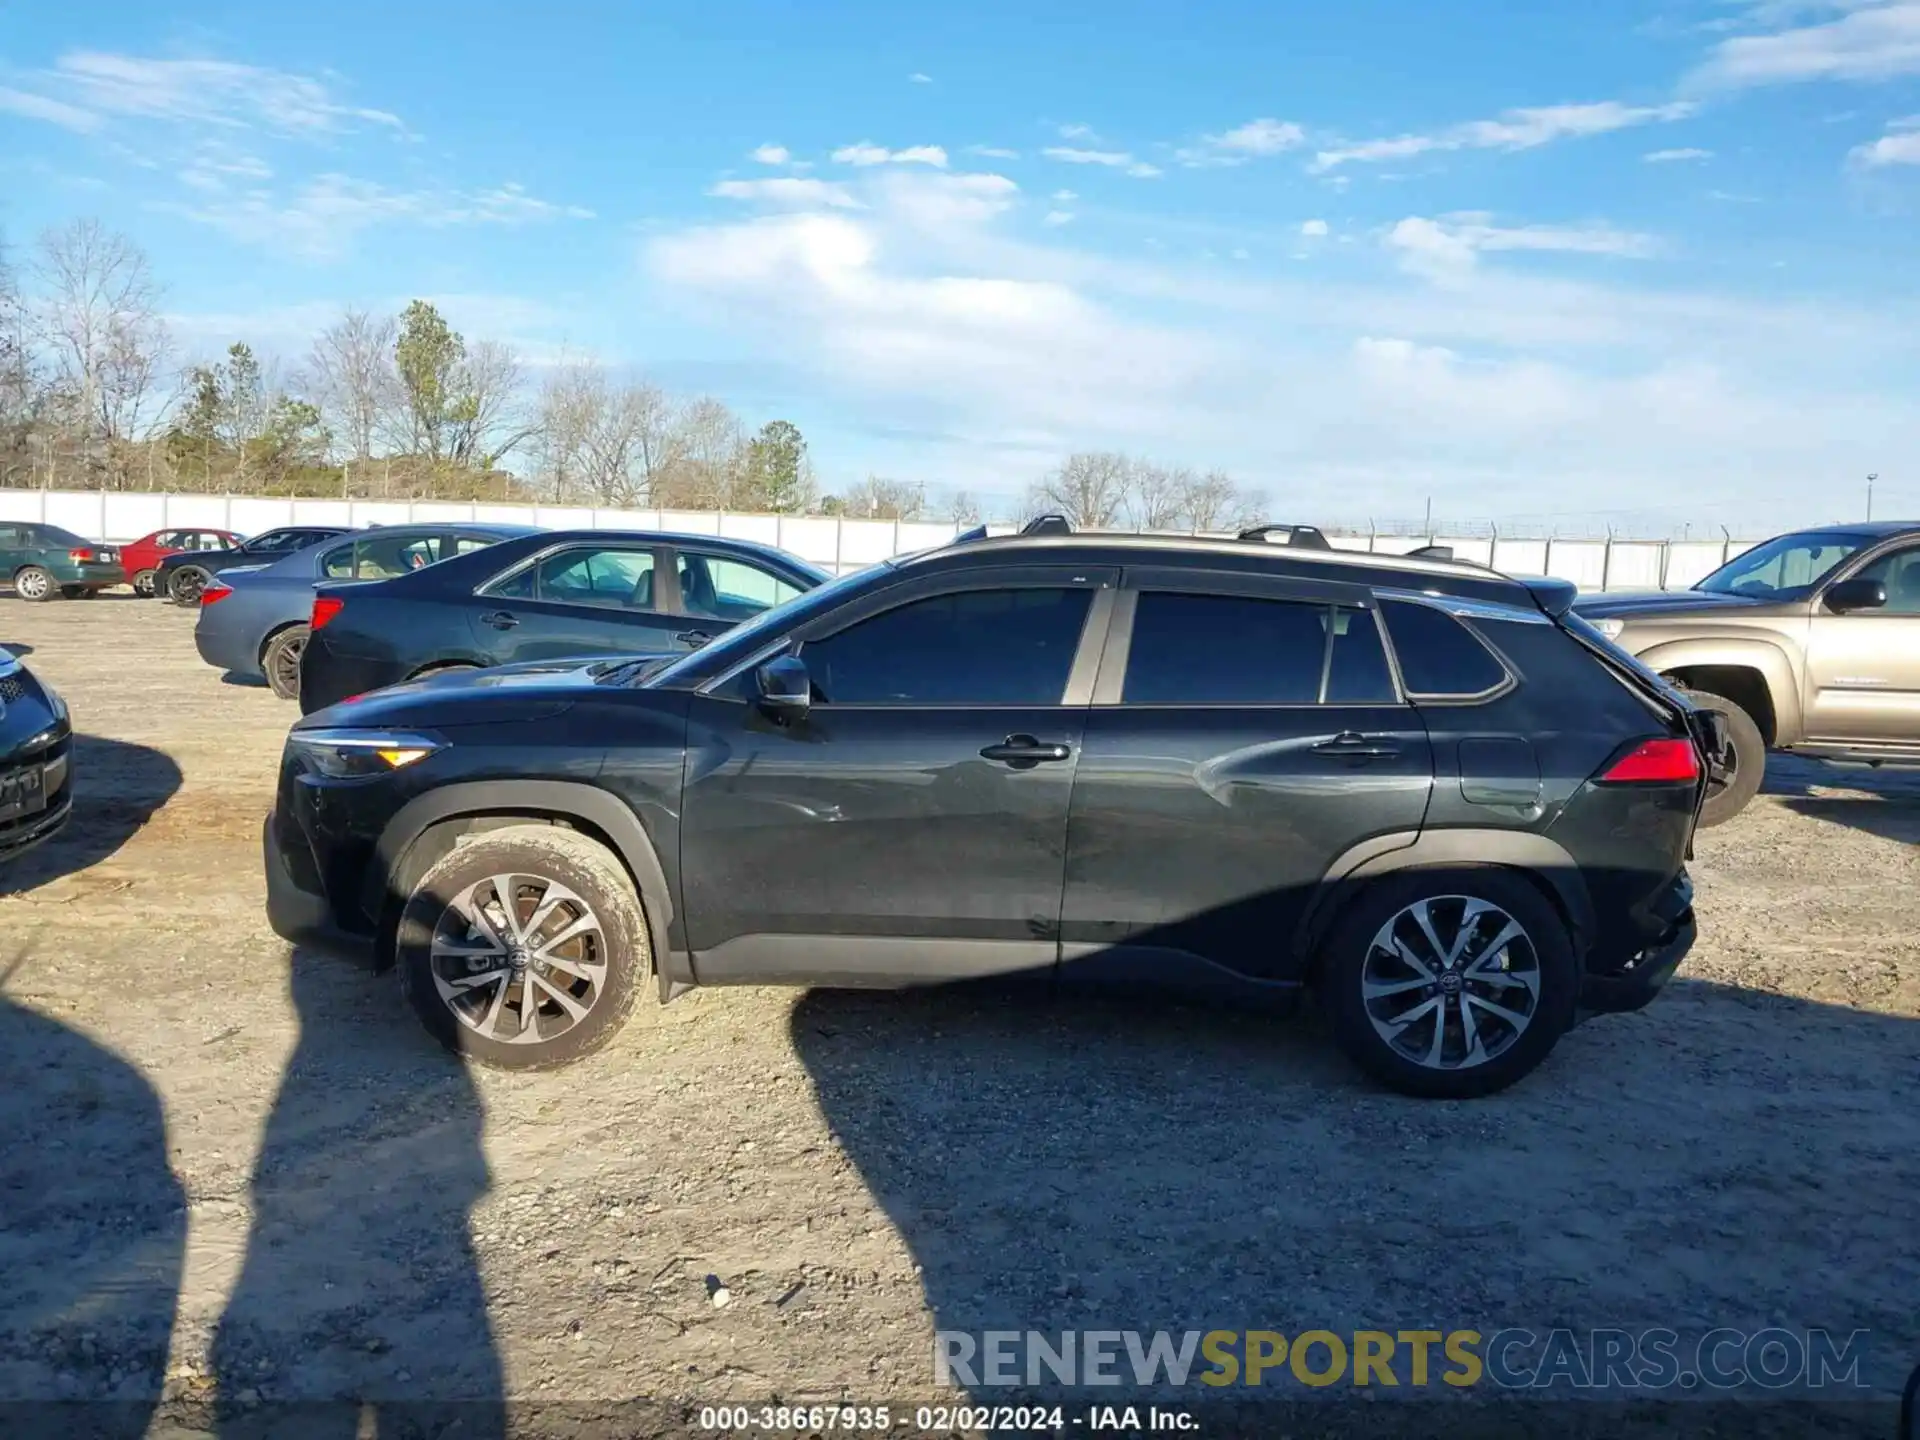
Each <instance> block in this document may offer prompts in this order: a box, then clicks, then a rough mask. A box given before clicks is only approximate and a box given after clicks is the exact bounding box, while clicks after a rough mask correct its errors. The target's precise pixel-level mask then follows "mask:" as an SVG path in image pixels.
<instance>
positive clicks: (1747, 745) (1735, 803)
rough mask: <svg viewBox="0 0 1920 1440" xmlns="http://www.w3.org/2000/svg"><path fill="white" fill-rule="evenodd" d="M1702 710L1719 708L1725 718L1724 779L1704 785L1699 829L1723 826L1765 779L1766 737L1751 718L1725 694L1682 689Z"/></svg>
mask: <svg viewBox="0 0 1920 1440" xmlns="http://www.w3.org/2000/svg"><path fill="white" fill-rule="evenodd" d="M1684 693H1685V694H1686V697H1687V699H1689V700H1691V701H1692V702H1693V703H1694V704H1695V705H1697V706H1699V707H1700V708H1701V709H1702V710H1718V711H1719V712H1720V713H1721V714H1722V715H1725V716H1726V717H1727V778H1726V779H1725V780H1724V781H1722V782H1720V783H1719V784H1717V785H1710V786H1709V787H1708V788H1707V803H1706V804H1705V805H1704V806H1702V807H1701V810H1700V828H1701V829H1703V830H1705V829H1709V828H1711V827H1712V826H1715V825H1724V824H1726V822H1727V821H1729V820H1731V819H1732V818H1733V817H1734V816H1736V815H1738V814H1739V813H1740V812H1741V811H1742V810H1744V809H1746V808H1747V806H1748V805H1750V804H1752V803H1753V797H1754V796H1755V795H1758V794H1759V793H1760V782H1761V781H1762V780H1764V779H1766V778H1767V740H1766V737H1765V736H1764V735H1762V734H1761V733H1760V727H1759V726H1758V725H1756V724H1754V723H1753V717H1752V716H1751V715H1749V714H1748V713H1747V712H1746V711H1745V710H1743V709H1741V708H1740V707H1739V706H1738V705H1736V704H1734V703H1733V701H1731V700H1729V699H1727V697H1726V696H1724V695H1714V694H1712V693H1710V692H1708V691H1705V690H1688V691H1686V692H1684Z"/></svg>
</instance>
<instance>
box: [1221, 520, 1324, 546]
mask: <svg viewBox="0 0 1920 1440" xmlns="http://www.w3.org/2000/svg"><path fill="white" fill-rule="evenodd" d="M1271 535H1285V536H1286V537H1287V544H1289V545H1292V546H1295V547H1297V548H1298V549H1301V550H1331V549H1332V548H1333V546H1332V545H1331V544H1330V543H1329V542H1328V540H1327V537H1326V536H1325V535H1322V534H1321V533H1320V530H1319V528H1318V527H1317V526H1313V525H1251V526H1249V527H1248V528H1246V529H1245V530H1242V531H1241V532H1240V533H1239V534H1238V535H1236V536H1235V537H1234V538H1235V539H1236V540H1259V541H1263V542H1265V543H1266V544H1269V545H1270V544H1272V543H1273V542H1272V541H1271V540H1269V539H1268V538H1267V537H1268V536H1271Z"/></svg>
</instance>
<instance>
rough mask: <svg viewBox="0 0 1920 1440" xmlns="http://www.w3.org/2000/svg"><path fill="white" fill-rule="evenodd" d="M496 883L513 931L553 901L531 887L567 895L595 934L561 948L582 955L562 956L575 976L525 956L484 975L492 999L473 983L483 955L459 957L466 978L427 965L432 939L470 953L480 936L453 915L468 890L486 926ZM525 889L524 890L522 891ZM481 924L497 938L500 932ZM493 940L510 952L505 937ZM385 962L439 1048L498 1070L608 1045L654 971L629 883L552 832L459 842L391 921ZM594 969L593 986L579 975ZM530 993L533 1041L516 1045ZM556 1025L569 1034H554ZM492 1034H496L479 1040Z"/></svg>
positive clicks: (602, 853) (607, 863)
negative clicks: (503, 890)
mask: <svg viewBox="0 0 1920 1440" xmlns="http://www.w3.org/2000/svg"><path fill="white" fill-rule="evenodd" d="M495 876H510V877H512V879H511V880H510V882H509V883H510V886H511V887H512V888H513V889H514V890H515V892H516V894H515V921H516V923H524V922H527V921H529V920H531V919H533V918H534V916H535V915H537V914H538V913H539V910H538V906H539V905H540V904H541V903H542V902H543V901H545V900H548V899H551V898H553V897H552V892H551V890H548V889H536V888H535V887H536V886H539V887H546V886H550V885H552V884H555V883H557V884H558V885H560V886H562V887H564V888H565V889H566V890H567V891H570V892H572V897H573V900H574V901H577V902H578V905H579V909H580V910H581V911H582V912H583V913H584V914H585V915H586V916H587V918H588V919H590V920H591V921H592V922H594V924H595V925H596V927H597V931H596V932H592V933H597V936H598V939H597V941H592V942H590V941H589V936H588V935H586V934H583V935H581V936H578V937H576V939H575V940H569V941H566V942H564V944H566V945H575V944H579V945H580V946H582V950H581V951H576V953H575V954H574V955H573V956H570V957H568V963H569V964H572V965H574V966H575V967H576V971H575V972H560V971H557V970H548V971H546V972H545V973H544V975H542V974H541V973H540V972H539V971H538V968H537V965H536V964H535V963H533V962H531V961H530V960H527V958H526V955H525V952H524V950H523V952H522V955H521V959H522V960H523V961H524V962H525V963H522V964H519V965H518V966H515V965H511V964H503V965H502V966H501V967H499V969H498V970H496V971H495V972H492V973H496V974H499V975H500V976H501V979H500V980H499V982H498V987H497V988H498V993H497V995H496V993H495V987H494V985H493V984H490V983H488V982H487V981H486V980H485V979H484V978H479V977H484V976H485V975H487V974H488V973H489V972H488V971H487V970H486V968H485V967H486V964H487V959H488V957H487V956H485V955H478V956H473V957H471V958H467V959H466V960H465V961H464V965H465V967H466V969H467V971H468V973H466V974H459V973H455V972H456V971H457V970H458V969H459V967H460V966H461V964H462V961H461V960H460V959H459V958H457V957H455V958H449V957H446V956H445V955H442V956H441V957H440V958H439V960H438V961H437V962H436V959H435V956H434V953H433V947H434V941H435V938H436V935H438V936H439V937H440V939H441V940H442V941H443V942H445V943H474V941H475V937H476V936H479V935H480V934H481V933H482V932H481V931H480V930H479V929H477V928H473V927H471V926H469V925H468V923H467V922H466V921H465V920H464V919H463V918H462V913H461V912H460V911H459V910H457V909H456V908H455V905H456V902H458V901H459V900H460V899H461V897H462V896H467V895H469V892H470V890H471V891H472V895H471V897H470V903H471V904H472V905H473V906H475V907H477V908H478V910H479V911H480V913H482V914H483V915H484V914H486V913H488V912H489V911H495V912H497V911H498V910H499V909H500V908H501V907H500V906H499V905H498V903H497V902H498V892H497V891H496V890H494V889H493V888H492V887H493V877H495ZM523 881H524V882H528V883H527V884H525V885H522V884H521V882H523ZM483 895H484V896H485V897H486V898H482V896H483ZM574 909H575V906H574V905H573V904H572V903H570V902H562V903H561V904H560V906H559V908H558V909H557V910H555V912H554V915H556V916H561V917H567V916H570V915H573V911H574ZM573 918H575V919H577V918H578V916H577V915H575V916H573ZM489 924H490V925H493V926H494V928H495V929H496V930H497V929H498V922H497V921H491V920H490V921H489ZM563 928H564V927H563ZM540 929H541V933H542V934H544V935H546V936H547V937H548V938H549V939H550V940H551V939H552V938H554V937H557V936H558V935H559V933H560V930H559V929H556V928H555V926H554V919H553V917H551V916H550V917H549V918H548V919H547V920H545V921H544V922H543V924H542V926H541V927H540ZM500 938H501V939H502V940H503V941H505V942H507V944H508V948H509V949H510V950H511V949H512V941H511V936H506V935H503V936H501V937H500ZM592 956H597V959H595V958H589V957H592ZM394 960H395V967H394V968H395V969H396V970H397V971H398V973H399V978H400V990H401V993H402V994H403V995H405V996H406V999H407V1003H408V1004H409V1005H411V1006H412V1007H413V1013H414V1014H415V1015H416V1016H418V1017H419V1019H420V1023H421V1024H423V1025H425V1026H426V1027H427V1031H428V1033H429V1034H431V1035H432V1036H433V1037H434V1038H435V1039H436V1040H438V1041H439V1042H440V1043H441V1044H442V1045H444V1046H445V1047H446V1048H447V1049H449V1050H451V1051H453V1052H454V1053H455V1054H458V1055H467V1056H471V1057H472V1058H473V1059H475V1060H478V1061H480V1062H481V1063H482V1064H485V1065H490V1066H495V1067H498V1068H500V1069H506V1070H545V1069H551V1068H554V1067H556V1066H560V1065H568V1064H571V1063H573V1062H574V1061H576V1060H579V1059H580V1058H582V1057H583V1056H585V1055H589V1054H591V1053H592V1052H593V1051H595V1050H598V1049H599V1048H600V1047H601V1046H602V1045H604V1044H606V1043H607V1041H608V1040H610V1039H612V1038H613V1035H614V1033H615V1032H616V1031H618V1030H619V1029H620V1027H621V1026H622V1025H623V1024H624V1023H625V1022H626V1019H627V1016H628V1014H629V1013H630V1012H631V1011H632V1009H633V1002H634V998H635V996H637V995H638V994H639V989H640V985H641V983H642V982H643V981H644V980H646V978H647V977H648V975H649V974H651V972H652V968H653V947H652V945H651V943H650V941H649V939H648V933H647V921H646V915H645V914H644V912H643V911H642V910H641V907H640V900H639V897H638V896H637V895H636V894H635V893H634V888H633V882H632V880H631V879H629V878H628V876H627V872H626V870H625V869H624V868H623V867H622V866H621V864H620V861H619V859H618V858H617V857H615V855H614V854H613V852H612V851H611V850H609V849H607V847H606V846H604V845H602V844H600V843H599V841H597V840H593V839H590V838H589V837H587V836H585V835H582V834H580V833H578V832H577V831H573V830H566V829H562V828H560V827H559V826H555V825H513V826H508V827H507V828H505V829H501V830H488V831H484V832H482V833H480V834H477V835H474V836H472V837H471V838H469V839H465V840H463V841H461V842H459V843H458V844H456V845H455V847H454V849H453V850H452V852H451V853H449V854H448V855H447V856H446V857H445V858H444V859H443V860H441V861H440V862H439V863H438V864H437V865H435V866H434V867H433V868H432V869H430V870H429V871H427V873H426V874H425V875H424V876H422V877H421V880H420V883H419V884H418V885H417V886H416V887H415V888H414V891H413V894H412V896H411V897H409V899H408V901H407V904H406V908H405V909H404V910H403V911H402V912H401V914H400V925H399V929H398V932H397V934H396V936H395V943H394ZM596 964H597V965H598V966H599V967H600V968H599V970H598V977H597V979H596V980H593V981H591V982H590V981H589V980H588V978H586V972H588V971H591V970H592V969H593V968H594V966H595V965H596ZM576 974H577V975H578V978H576ZM463 980H464V981H467V982H468V983H467V985H465V986H464V987H460V988H458V989H457V990H454V991H453V993H452V994H451V995H450V994H449V993H448V989H447V988H446V987H448V986H449V985H450V983H451V984H453V985H457V984H458V982H460V981H463ZM556 984H557V985H561V986H565V987H567V988H566V993H567V994H568V995H569V997H570V998H571V999H572V1001H573V1003H574V1004H575V1005H579V1006H581V1007H582V1013H581V1014H580V1016H579V1017H578V1018H571V1017H569V1016H568V1013H567V1012H566V1011H565V1010H563V1009H562V1007H561V1005H560V1003H559V1002H558V1000H557V998H556V997H553V995H552V992H553V989H554V986H555V985H556ZM542 987H544V993H543V989H542ZM516 992H517V996H518V1000H517V1003H516V1000H515V998H514V997H515V996H516ZM529 994H532V995H534V996H535V1000H536V1003H535V1005H534V1007H533V1017H532V1028H533V1032H534V1038H532V1039H521V1038H519V1037H520V1036H522V1035H524V1034H525V1030H524V1028H520V1029H516V1028H515V1027H516V1026H519V1027H524V1026H525V1024H526V1023H527V1018H528V1016H527V1006H526V997H527V996H528V995H529ZM465 995H470V996H473V997H474V999H473V1001H472V1002H471V1003H470V1004H468V1003H464V1002H462V1001H461V1000H460V997H461V996H465ZM456 1004H461V1005H462V1009H463V1011H464V1013H465V1014H466V1015H467V1017H468V1018H467V1019H465V1020H463V1019H462V1018H461V1016H460V1015H458V1014H456V1013H455V1005H456ZM563 1021H567V1022H568V1023H566V1024H565V1025H564V1028H557V1027H560V1026H561V1023H562V1022H563ZM489 1023H490V1028H491V1029H492V1030H493V1031H494V1034H491V1035H490V1034H487V1033H482V1032H483V1029H484V1028H488V1027H489ZM543 1031H545V1032H546V1033H544V1034H543V1033H542V1032H543Z"/></svg>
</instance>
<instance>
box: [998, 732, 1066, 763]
mask: <svg viewBox="0 0 1920 1440" xmlns="http://www.w3.org/2000/svg"><path fill="white" fill-rule="evenodd" d="M1072 756H1073V747H1072V746H1071V745H1062V744H1061V743H1060V742H1059V741H1057V740H1036V739H1034V737H1033V736H1031V735H1009V736H1007V738H1006V739H1005V740H1002V741H1001V742H1000V743H999V744H998V745H983V746H982V747H981V748H980V758H981V759H982V760H998V761H1000V762H1001V763H1002V764H1005V765H1011V766H1013V767H1014V768H1015V769H1018V770H1026V769H1030V768H1031V767H1033V766H1035V765H1039V764H1043V763H1045V762H1048V761H1055V760H1067V759H1070V758H1072Z"/></svg>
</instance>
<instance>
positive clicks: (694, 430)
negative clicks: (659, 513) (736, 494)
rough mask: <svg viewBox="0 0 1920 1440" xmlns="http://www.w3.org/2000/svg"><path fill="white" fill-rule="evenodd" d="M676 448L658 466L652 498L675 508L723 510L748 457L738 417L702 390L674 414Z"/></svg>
mask: <svg viewBox="0 0 1920 1440" xmlns="http://www.w3.org/2000/svg"><path fill="white" fill-rule="evenodd" d="M669 433H670V436H671V438H670V440H669V442H668V445H669V448H670V449H671V451H672V453H671V455H670V456H668V457H667V460H666V463H665V464H664V465H662V466H661V468H660V469H659V470H658V471H656V472H655V476H654V495H653V503H654V504H656V505H659V506H662V507H663V508H666V509H673V510H724V509H726V507H727V505H728V504H729V503H730V502H731V501H732V499H733V491H734V482H735V481H736V480H737V478H738V477H739V475H740V471H741V468H742V465H743V463H744V461H745V459H746V449H747V437H746V432H745V430H744V429H743V428H742V426H741V424H740V419H739V417H738V416H737V415H735V414H734V413H733V411H731V410H729V409H728V408H727V407H726V406H725V405H723V404H722V403H721V402H720V401H718V400H715V399H712V398H711V397H708V396H702V397H701V398H699V399H697V400H693V401H690V402H689V403H687V404H686V405H684V406H682V407H680V408H679V409H678V410H677V411H676V412H675V414H674V417H673V423H672V426H671V429H670V432H669Z"/></svg>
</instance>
